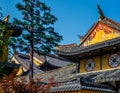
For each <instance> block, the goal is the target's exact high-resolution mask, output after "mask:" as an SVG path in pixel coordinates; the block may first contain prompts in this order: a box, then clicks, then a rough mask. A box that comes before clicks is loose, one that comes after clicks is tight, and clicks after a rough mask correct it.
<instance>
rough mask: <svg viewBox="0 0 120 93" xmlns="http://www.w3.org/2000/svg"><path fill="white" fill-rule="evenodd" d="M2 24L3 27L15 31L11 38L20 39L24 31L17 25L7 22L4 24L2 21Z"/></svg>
mask: <svg viewBox="0 0 120 93" xmlns="http://www.w3.org/2000/svg"><path fill="white" fill-rule="evenodd" d="M0 23H1V24H2V25H5V26H6V28H7V29H8V30H13V33H12V35H11V36H15V37H18V36H19V35H20V34H21V33H22V30H23V29H22V28H21V27H19V26H17V25H13V24H11V23H9V22H6V21H5V22H4V21H3V20H0Z"/></svg>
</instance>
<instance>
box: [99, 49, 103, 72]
mask: <svg viewBox="0 0 120 93" xmlns="http://www.w3.org/2000/svg"><path fill="white" fill-rule="evenodd" d="M102 57H103V49H102V48H101V49H100V70H102Z"/></svg>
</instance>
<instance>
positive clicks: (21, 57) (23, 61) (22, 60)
mask: <svg viewBox="0 0 120 93" xmlns="http://www.w3.org/2000/svg"><path fill="white" fill-rule="evenodd" d="M13 57H14V58H15V60H17V62H19V64H20V65H22V67H23V68H24V69H25V71H23V73H22V74H25V73H26V72H27V73H26V74H28V73H29V65H30V60H29V56H28V55H25V54H21V53H15V54H14V55H13ZM33 72H34V73H40V72H42V71H41V70H40V69H39V68H38V67H37V66H36V65H35V64H34V62H33Z"/></svg>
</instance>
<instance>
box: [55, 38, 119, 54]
mask: <svg viewBox="0 0 120 93" xmlns="http://www.w3.org/2000/svg"><path fill="white" fill-rule="evenodd" d="M117 44H120V37H117V38H114V39H110V40H107V41H103V42H100V43H96V44H93V45H89V46H79V47H78V46H77V47H74V48H71V49H63V50H61V51H56V54H58V55H67V56H70V55H78V54H81V53H85V52H90V51H93V50H96V49H100V48H105V47H108V46H114V45H117Z"/></svg>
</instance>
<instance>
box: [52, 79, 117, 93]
mask: <svg viewBox="0 0 120 93" xmlns="http://www.w3.org/2000/svg"><path fill="white" fill-rule="evenodd" d="M80 90H92V91H100V92H109V93H115V92H116V91H115V88H113V87H110V86H108V85H104V84H93V83H88V82H86V81H85V80H84V79H83V78H82V77H78V78H77V79H76V80H74V81H70V82H65V83H61V84H60V83H59V84H58V86H57V87H52V88H51V89H50V92H65V91H80Z"/></svg>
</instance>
